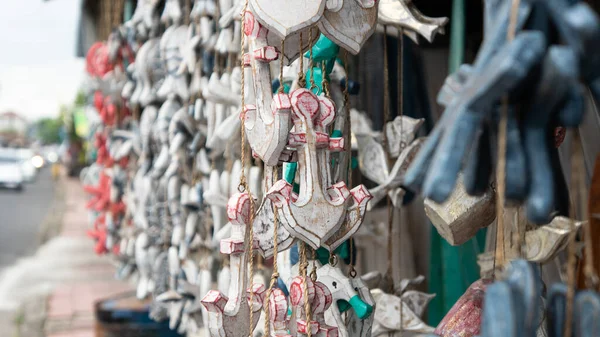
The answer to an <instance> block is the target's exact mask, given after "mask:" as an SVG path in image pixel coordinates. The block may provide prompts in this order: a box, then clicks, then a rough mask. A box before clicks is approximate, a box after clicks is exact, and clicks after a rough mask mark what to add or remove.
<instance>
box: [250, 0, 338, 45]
mask: <svg viewBox="0 0 600 337" xmlns="http://www.w3.org/2000/svg"><path fill="white" fill-rule="evenodd" d="M325 2H326V0H303V1H298V0H250V6H251V9H252V12H253V13H254V15H255V16H256V19H257V20H258V21H259V22H260V23H262V24H263V25H265V26H266V27H267V28H268V29H269V30H270V31H273V32H275V33H277V34H278V35H279V36H280V37H281V38H285V37H288V36H289V35H291V34H293V33H295V32H298V31H300V30H302V29H304V28H306V27H310V26H313V25H315V24H316V23H317V22H318V21H319V20H320V19H321V17H322V16H323V11H324V10H325Z"/></svg>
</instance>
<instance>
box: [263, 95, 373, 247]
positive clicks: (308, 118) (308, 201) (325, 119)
mask: <svg viewBox="0 0 600 337" xmlns="http://www.w3.org/2000/svg"><path fill="white" fill-rule="evenodd" d="M291 105H292V110H293V119H294V125H295V132H293V133H290V141H289V144H288V146H289V147H291V148H295V149H296V151H297V152H298V170H299V175H300V192H299V194H298V196H297V198H296V197H295V196H293V195H292V185H291V184H289V183H288V182H287V181H285V180H283V179H282V180H279V181H278V182H276V183H275V184H274V185H273V187H272V188H271V189H270V190H269V192H268V193H267V196H268V197H269V198H272V200H273V201H274V202H275V205H277V207H282V209H283V212H284V216H285V218H286V219H287V221H285V222H283V224H284V225H286V224H288V228H287V229H288V231H289V232H290V233H292V235H293V236H295V237H297V238H299V239H301V240H303V241H304V242H306V243H307V244H309V245H310V246H311V247H313V248H315V249H316V248H318V247H320V246H322V245H324V244H325V242H326V241H327V240H328V239H329V238H330V237H331V236H332V235H334V234H335V233H336V231H338V230H339V229H340V227H341V226H342V224H343V222H344V221H345V220H346V211H347V209H348V208H349V207H350V205H349V204H350V200H349V197H350V195H352V196H354V197H355V198H356V200H358V201H364V199H365V198H367V196H366V193H365V190H364V188H363V187H361V186H357V187H355V188H354V189H353V190H352V191H349V190H348V188H347V187H346V184H345V183H344V182H338V183H333V181H332V178H331V167H330V165H331V164H330V163H331V161H330V155H329V152H330V150H333V151H340V150H342V149H343V147H344V146H343V139H342V138H333V137H329V135H328V134H327V132H326V128H327V126H328V125H329V124H330V123H331V122H333V119H334V117H335V112H334V105H333V102H332V101H331V100H330V99H328V98H325V97H322V96H321V97H317V96H315V95H314V94H313V93H312V92H310V91H309V90H307V89H296V90H294V92H292V94H291ZM364 211H366V208H365V209H364ZM362 215H364V213H363V214H361V217H356V222H355V223H353V224H352V223H351V224H347V225H346V227H345V228H346V230H348V231H349V230H350V229H352V228H354V226H360V224H361V220H362Z"/></svg>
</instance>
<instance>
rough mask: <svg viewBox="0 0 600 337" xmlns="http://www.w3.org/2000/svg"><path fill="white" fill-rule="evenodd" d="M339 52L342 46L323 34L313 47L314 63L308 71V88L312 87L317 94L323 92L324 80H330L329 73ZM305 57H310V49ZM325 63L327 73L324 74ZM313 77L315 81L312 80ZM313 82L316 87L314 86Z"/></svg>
mask: <svg viewBox="0 0 600 337" xmlns="http://www.w3.org/2000/svg"><path fill="white" fill-rule="evenodd" d="M339 52H340V47H339V46H338V45H336V44H335V43H334V42H333V41H331V40H330V39H329V38H327V37H326V36H325V35H323V34H321V35H320V36H319V39H318V40H317V43H315V45H314V46H313V47H312V57H313V63H314V64H313V67H311V68H309V69H308V70H307V71H306V88H307V89H311V91H312V92H313V93H314V94H315V95H319V94H320V93H322V92H323V85H322V84H323V80H326V81H329V74H330V73H331V71H332V70H333V66H334V65H335V62H336V58H337V55H338V53H339ZM304 57H307V58H310V51H307V52H305V53H304ZM323 64H325V74H323ZM313 78H314V81H312V80H311V79H313ZM313 82H314V84H315V87H316V88H314V87H313V86H312V84H313Z"/></svg>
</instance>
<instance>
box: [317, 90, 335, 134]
mask: <svg viewBox="0 0 600 337" xmlns="http://www.w3.org/2000/svg"><path fill="white" fill-rule="evenodd" d="M319 104H320V107H321V112H320V113H319V116H318V117H317V120H316V121H315V124H316V125H318V126H320V127H322V128H325V127H326V126H327V125H329V124H331V122H333V120H334V119H335V104H334V103H333V101H332V100H331V99H330V98H327V97H325V96H319Z"/></svg>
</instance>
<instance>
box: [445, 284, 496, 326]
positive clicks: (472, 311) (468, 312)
mask: <svg viewBox="0 0 600 337" xmlns="http://www.w3.org/2000/svg"><path fill="white" fill-rule="evenodd" d="M490 283H491V281H490V280H478V281H475V282H474V283H473V284H471V286H470V287H469V288H468V289H467V291H466V292H465V293H464V294H463V295H462V296H461V297H460V298H459V299H458V301H457V302H456V303H455V304H454V306H453V307H452V309H450V311H449V312H448V314H446V317H444V319H443V320H442V321H441V322H440V324H439V325H438V326H437V328H436V329H435V331H434V333H436V334H437V335H439V336H442V337H454V336H461V337H473V336H476V335H479V331H480V328H481V315H482V314H483V299H484V297H485V290H486V288H487V286H488V285H489V284H490Z"/></svg>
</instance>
